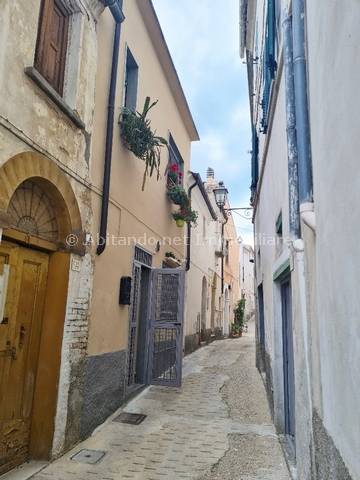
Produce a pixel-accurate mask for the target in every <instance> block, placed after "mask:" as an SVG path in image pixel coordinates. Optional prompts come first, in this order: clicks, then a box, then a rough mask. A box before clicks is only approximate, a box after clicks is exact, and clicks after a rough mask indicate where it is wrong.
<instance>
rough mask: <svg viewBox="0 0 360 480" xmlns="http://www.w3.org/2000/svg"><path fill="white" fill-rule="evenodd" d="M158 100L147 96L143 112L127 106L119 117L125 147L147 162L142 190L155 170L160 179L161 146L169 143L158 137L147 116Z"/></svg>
mask: <svg viewBox="0 0 360 480" xmlns="http://www.w3.org/2000/svg"><path fill="white" fill-rule="evenodd" d="M157 102H158V100H157V101H156V102H153V103H150V97H146V99H145V103H144V108H143V111H142V113H139V112H134V111H132V110H130V109H129V108H126V107H125V108H123V109H122V112H121V115H120V119H119V123H120V126H121V137H122V139H123V142H124V144H125V147H126V148H127V149H128V150H130V152H132V153H133V154H134V155H135V156H136V157H137V158H140V159H141V160H143V161H144V162H145V171H144V176H143V183H142V188H141V190H144V188H145V182H146V177H151V176H152V175H153V173H154V172H156V175H157V180H159V178H160V153H161V147H163V146H164V145H165V146H167V144H168V142H167V141H166V140H165V138H162V137H158V136H157V135H156V131H152V130H151V122H150V120H149V119H148V118H147V114H148V113H149V111H150V110H151V109H152V108H153V107H154V106H155V105H156V104H157Z"/></svg>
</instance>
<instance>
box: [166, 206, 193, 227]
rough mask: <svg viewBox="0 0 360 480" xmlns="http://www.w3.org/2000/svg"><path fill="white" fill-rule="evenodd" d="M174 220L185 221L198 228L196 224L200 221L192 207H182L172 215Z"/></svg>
mask: <svg viewBox="0 0 360 480" xmlns="http://www.w3.org/2000/svg"><path fill="white" fill-rule="evenodd" d="M172 216H173V219H174V220H175V221H176V220H184V222H186V223H192V224H193V225H194V226H196V222H197V219H198V212H196V211H195V210H193V209H192V208H191V207H190V206H187V207H181V208H180V210H178V211H177V212H174V213H173V214H172Z"/></svg>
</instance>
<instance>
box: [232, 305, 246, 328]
mask: <svg viewBox="0 0 360 480" xmlns="http://www.w3.org/2000/svg"><path fill="white" fill-rule="evenodd" d="M245 302H246V300H245V298H244V297H243V298H241V299H240V300H239V301H238V302H237V304H236V307H235V309H234V323H233V324H232V332H234V333H235V334H238V336H240V337H241V336H242V333H243V330H244V325H245Z"/></svg>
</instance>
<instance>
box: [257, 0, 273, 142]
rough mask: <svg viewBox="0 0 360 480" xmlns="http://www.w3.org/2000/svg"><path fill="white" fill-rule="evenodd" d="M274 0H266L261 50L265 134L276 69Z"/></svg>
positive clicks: (263, 131)
mask: <svg viewBox="0 0 360 480" xmlns="http://www.w3.org/2000/svg"><path fill="white" fill-rule="evenodd" d="M275 2H276V0H267V12H266V25H265V43H264V50H263V97H262V101H261V106H262V119H261V131H262V133H264V134H266V133H267V129H268V123H269V111H270V99H271V90H272V84H273V81H274V79H275V76H276V70H277V61H276V60H277V56H276V52H277V12H276V3H275Z"/></svg>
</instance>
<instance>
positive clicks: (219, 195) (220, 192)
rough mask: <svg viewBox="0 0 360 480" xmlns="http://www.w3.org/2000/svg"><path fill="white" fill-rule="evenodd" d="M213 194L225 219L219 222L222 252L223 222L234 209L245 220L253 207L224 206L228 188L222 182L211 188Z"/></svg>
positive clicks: (222, 260) (222, 283)
mask: <svg viewBox="0 0 360 480" xmlns="http://www.w3.org/2000/svg"><path fill="white" fill-rule="evenodd" d="M213 192H214V196H215V202H216V205H217V206H218V207H219V209H220V210H221V212H222V213H223V214H224V217H225V221H224V222H221V243H222V251H223V252H224V241H225V240H224V229H225V224H226V223H227V221H228V217H230V216H231V212H233V211H236V213H237V214H238V215H240V217H242V218H245V219H246V220H251V218H252V212H253V209H252V208H251V207H250V208H249V207H240V208H225V205H226V203H227V195H228V193H229V192H228V189H227V188H226V187H225V185H224V182H219V186H218V187H217V188H214V190H213ZM221 293H222V294H224V255H223V254H222V256H221Z"/></svg>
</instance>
